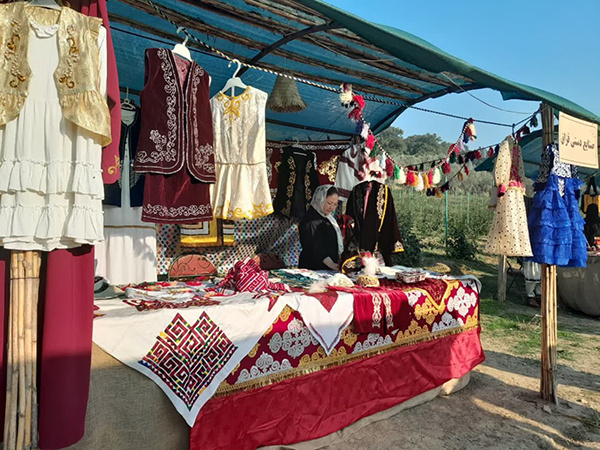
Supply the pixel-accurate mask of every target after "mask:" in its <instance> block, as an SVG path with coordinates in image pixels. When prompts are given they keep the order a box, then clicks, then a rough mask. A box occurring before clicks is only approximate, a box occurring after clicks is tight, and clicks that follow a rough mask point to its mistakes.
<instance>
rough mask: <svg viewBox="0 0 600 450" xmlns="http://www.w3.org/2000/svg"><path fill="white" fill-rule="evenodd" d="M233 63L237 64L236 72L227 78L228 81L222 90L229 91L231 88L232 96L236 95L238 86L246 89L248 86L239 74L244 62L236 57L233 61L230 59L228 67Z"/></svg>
mask: <svg viewBox="0 0 600 450" xmlns="http://www.w3.org/2000/svg"><path fill="white" fill-rule="evenodd" d="M232 63H236V64H237V69H235V72H233V76H232V77H231V78H230V79H229V80H227V83H225V86H224V87H223V89H222V90H221V92H223V93H224V92H226V91H228V90H229V89H231V96H232V97H233V96H234V95H235V88H236V87H239V88H240V89H246V88H247V87H248V86H246V85H245V84H244V83H243V81H242V79H241V78H239V77H238V76H237V74H238V72H239V71H240V69H241V68H242V63H241V62H240V61H239V60H237V59H234V60H232V61H229V65H228V67H231V64H232Z"/></svg>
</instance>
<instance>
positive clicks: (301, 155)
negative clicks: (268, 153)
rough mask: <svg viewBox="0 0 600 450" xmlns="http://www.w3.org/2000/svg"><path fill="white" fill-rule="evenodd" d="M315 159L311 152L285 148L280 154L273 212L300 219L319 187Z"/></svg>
mask: <svg viewBox="0 0 600 450" xmlns="http://www.w3.org/2000/svg"><path fill="white" fill-rule="evenodd" d="M316 164H317V159H316V157H315V154H314V153H313V152H310V151H307V150H304V149H301V148H298V147H286V148H285V149H283V152H282V154H281V164H280V166H279V186H278V188H277V196H276V197H275V201H274V202H273V206H274V208H275V212H277V213H280V214H283V215H284V216H286V217H297V218H298V219H301V218H302V216H304V213H306V210H307V209H308V208H309V206H310V201H311V200H312V197H313V193H314V192H315V189H316V188H317V187H318V186H319V176H318V174H317V168H316Z"/></svg>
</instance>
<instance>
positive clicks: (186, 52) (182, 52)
mask: <svg viewBox="0 0 600 450" xmlns="http://www.w3.org/2000/svg"><path fill="white" fill-rule="evenodd" d="M183 30H184V28H183V27H179V28H177V34H179V33H181V32H182V31H183ZM188 40H189V37H188V35H187V34H186V35H185V39H184V40H183V42H182V43H181V44H175V47H173V53H175V54H176V55H179V56H181V57H182V58H185V59H187V60H188V61H191V60H192V54H191V53H190V49H189V48H187V47H186V45H187V43H188Z"/></svg>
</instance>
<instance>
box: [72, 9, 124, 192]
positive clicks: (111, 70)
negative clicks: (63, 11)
mask: <svg viewBox="0 0 600 450" xmlns="http://www.w3.org/2000/svg"><path fill="white" fill-rule="evenodd" d="M69 3H70V4H71V8H73V9H75V10H77V11H80V12H81V13H82V14H85V15H86V16H90V17H99V18H101V19H102V25H103V26H104V28H106V42H107V46H106V47H107V55H106V66H107V72H108V75H107V94H108V106H109V107H110V124H111V126H110V131H111V134H112V142H111V143H110V144H109V145H107V146H106V147H104V148H103V149H102V178H103V180H104V184H113V183H115V182H116V181H117V180H118V179H119V177H120V176H121V173H120V170H119V166H120V161H119V157H118V155H119V144H120V142H121V92H120V90H119V74H118V72H117V61H116V59H115V49H114V47H113V42H112V34H111V30H110V22H109V20H108V9H107V8H106V0H71V1H70V2H69Z"/></svg>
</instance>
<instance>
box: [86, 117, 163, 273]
mask: <svg viewBox="0 0 600 450" xmlns="http://www.w3.org/2000/svg"><path fill="white" fill-rule="evenodd" d="M138 115H139V114H138V111H137V110H136V111H128V110H123V116H122V117H123V132H122V133H121V138H122V139H121V140H122V142H121V145H120V149H121V150H120V151H121V155H122V159H121V161H122V163H123V168H122V170H121V178H119V182H118V183H115V184H113V185H106V186H105V188H106V191H107V192H112V193H114V192H115V191H117V192H118V193H119V206H112V205H104V242H103V243H99V244H97V245H96V249H95V252H96V263H97V265H96V275H101V276H104V277H106V278H107V279H108V280H109V281H110V283H112V284H129V283H141V282H143V281H156V275H157V258H156V227H155V226H154V225H149V224H147V223H145V222H142V208H141V200H142V198H141V197H142V196H141V194H142V192H143V175H140V174H138V173H136V172H133V170H132V163H133V160H130V157H131V156H130V155H133V153H132V150H131V146H132V144H135V143H136V139H137V138H136V128H137V130H138V131H139V125H138V124H139V120H138ZM130 177H131V178H130ZM134 201H135V203H134Z"/></svg>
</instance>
